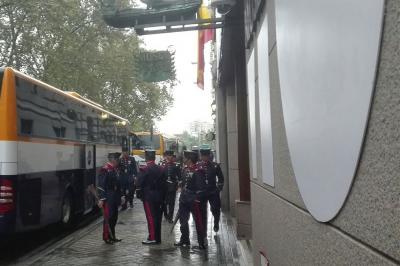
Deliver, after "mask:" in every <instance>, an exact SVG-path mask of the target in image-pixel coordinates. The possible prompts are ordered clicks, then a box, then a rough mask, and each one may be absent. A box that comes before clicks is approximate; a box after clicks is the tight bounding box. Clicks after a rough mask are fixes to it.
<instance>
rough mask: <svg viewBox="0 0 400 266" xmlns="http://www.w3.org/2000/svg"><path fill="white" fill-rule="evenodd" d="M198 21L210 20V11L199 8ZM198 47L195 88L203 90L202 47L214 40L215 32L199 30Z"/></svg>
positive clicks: (206, 8) (203, 64) (202, 7)
mask: <svg viewBox="0 0 400 266" xmlns="http://www.w3.org/2000/svg"><path fill="white" fill-rule="evenodd" d="M198 14H199V19H211V11H210V9H209V8H208V7H206V6H204V5H202V6H201V7H200V8H199V13H198ZM198 35H199V42H198V44H199V46H198V58H197V86H198V87H199V88H200V89H202V90H204V67H205V61H204V46H205V44H206V43H207V42H209V41H211V40H214V36H215V30H214V29H206V30H199V33H198Z"/></svg>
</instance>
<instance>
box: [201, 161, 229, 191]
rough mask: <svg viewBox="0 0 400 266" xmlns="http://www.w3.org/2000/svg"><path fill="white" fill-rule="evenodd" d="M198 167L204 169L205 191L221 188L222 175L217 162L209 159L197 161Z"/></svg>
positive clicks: (222, 182)
mask: <svg viewBox="0 0 400 266" xmlns="http://www.w3.org/2000/svg"><path fill="white" fill-rule="evenodd" d="M198 168H199V169H201V170H203V171H204V178H205V183H206V187H207V189H206V190H207V191H208V192H210V193H213V192H217V191H219V190H222V187H223V185H224V175H223V174H222V170H221V167H220V166H219V164H217V163H215V162H211V161H202V162H199V163H198Z"/></svg>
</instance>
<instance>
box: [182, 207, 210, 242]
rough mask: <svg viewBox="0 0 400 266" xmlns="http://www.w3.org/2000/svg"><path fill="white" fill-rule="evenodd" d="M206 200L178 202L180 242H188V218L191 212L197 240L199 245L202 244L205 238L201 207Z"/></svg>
mask: <svg viewBox="0 0 400 266" xmlns="http://www.w3.org/2000/svg"><path fill="white" fill-rule="evenodd" d="M205 203H206V202H200V201H197V200H195V201H194V202H193V203H192V204H183V203H180V204H179V223H180V225H181V227H180V230H181V242H183V243H188V244H189V243H190V233H189V218H190V213H192V216H193V220H194V223H195V225H196V232H197V241H198V242H199V245H204V240H205V238H206V228H205V224H204V219H203V209H204V207H205Z"/></svg>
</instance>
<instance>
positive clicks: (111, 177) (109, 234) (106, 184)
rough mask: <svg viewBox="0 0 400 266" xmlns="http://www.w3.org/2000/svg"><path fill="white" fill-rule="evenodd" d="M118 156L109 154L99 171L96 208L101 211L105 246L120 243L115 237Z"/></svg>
mask: <svg viewBox="0 0 400 266" xmlns="http://www.w3.org/2000/svg"><path fill="white" fill-rule="evenodd" d="M119 156H120V153H110V154H109V155H108V160H109V161H108V162H107V163H106V164H105V165H104V166H103V167H102V168H101V169H100V173H99V177H98V186H97V190H98V195H99V201H98V206H99V208H100V209H103V216H104V222H103V240H104V242H105V243H107V244H113V243H114V242H119V241H121V239H118V238H116V236H115V225H116V224H117V220H118V206H119V205H120V204H121V189H120V181H119V178H118V173H117V165H118V158H119Z"/></svg>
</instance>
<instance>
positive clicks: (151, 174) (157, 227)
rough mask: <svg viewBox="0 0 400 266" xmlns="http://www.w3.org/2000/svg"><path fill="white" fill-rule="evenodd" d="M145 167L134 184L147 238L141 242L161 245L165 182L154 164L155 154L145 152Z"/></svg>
mask: <svg viewBox="0 0 400 266" xmlns="http://www.w3.org/2000/svg"><path fill="white" fill-rule="evenodd" d="M145 157H146V166H145V167H144V168H143V170H142V171H141V172H140V173H139V175H138V178H137V184H136V196H137V197H138V198H140V199H141V200H142V201H143V207H144V211H145V213H146V219H147V226H148V230H149V236H148V238H147V239H146V240H144V241H142V244H144V245H155V244H160V243H161V219H162V202H163V199H164V188H165V180H164V175H163V173H162V169H161V167H160V166H158V165H157V164H156V163H155V159H156V152H155V151H153V150H146V151H145Z"/></svg>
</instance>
